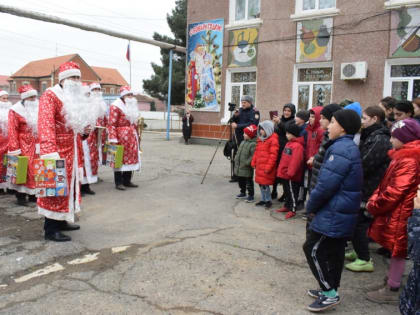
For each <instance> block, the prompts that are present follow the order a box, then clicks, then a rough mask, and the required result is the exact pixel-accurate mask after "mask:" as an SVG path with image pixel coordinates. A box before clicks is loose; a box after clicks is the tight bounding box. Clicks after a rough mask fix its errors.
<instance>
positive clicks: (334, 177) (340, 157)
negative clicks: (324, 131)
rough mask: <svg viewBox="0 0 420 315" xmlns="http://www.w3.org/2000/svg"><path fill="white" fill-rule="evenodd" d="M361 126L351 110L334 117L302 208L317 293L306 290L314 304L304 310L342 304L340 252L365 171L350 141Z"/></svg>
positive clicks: (351, 226) (354, 216) (356, 210)
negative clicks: (315, 177)
mask: <svg viewBox="0 0 420 315" xmlns="http://www.w3.org/2000/svg"><path fill="white" fill-rule="evenodd" d="M360 126H361V119H360V116H359V115H358V114H357V113H356V112H354V111H352V110H339V111H336V112H335V113H334V114H333V118H332V121H331V123H330V125H329V126H328V132H329V137H330V143H329V146H328V148H327V149H326V152H325V157H324V163H323V164H322V166H321V169H320V172H319V176H318V181H317V184H316V186H315V187H314V189H313V190H312V191H311V194H310V196H309V201H308V203H307V205H306V211H307V214H308V215H311V214H314V218H313V220H312V222H311V224H310V226H309V232H308V235H307V238H306V242H305V244H304V245H303V251H304V253H305V256H306V260H307V261H308V264H309V267H310V268H311V271H312V273H313V275H314V276H315V278H316V280H317V281H318V284H319V286H320V288H321V289H317V290H309V291H308V295H310V296H311V297H313V298H315V299H316V301H315V302H314V303H312V304H311V305H309V306H308V310H310V311H313V312H320V311H323V310H326V309H329V308H331V307H333V306H335V305H337V304H339V303H340V297H339V295H338V292H337V290H338V287H339V286H340V280H341V273H342V271H343V266H344V251H345V246H346V242H347V240H349V239H350V238H351V237H352V235H353V231H354V228H355V225H356V221H357V216H358V213H359V209H360V202H361V196H362V194H361V190H362V184H363V169H362V161H361V159H360V152H359V148H358V147H357V146H356V144H355V143H354V142H353V137H354V135H355V134H356V133H357V132H358V131H359V129H360Z"/></svg>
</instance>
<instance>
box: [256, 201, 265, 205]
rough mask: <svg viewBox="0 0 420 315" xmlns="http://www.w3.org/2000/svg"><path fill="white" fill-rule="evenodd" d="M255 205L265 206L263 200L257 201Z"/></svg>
mask: <svg viewBox="0 0 420 315" xmlns="http://www.w3.org/2000/svg"><path fill="white" fill-rule="evenodd" d="M255 205H256V206H265V201H259V202H257V203H256V204H255Z"/></svg>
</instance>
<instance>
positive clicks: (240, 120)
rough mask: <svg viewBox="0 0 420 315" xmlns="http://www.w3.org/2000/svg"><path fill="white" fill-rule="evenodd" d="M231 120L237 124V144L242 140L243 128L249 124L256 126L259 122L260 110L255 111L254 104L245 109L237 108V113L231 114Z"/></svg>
mask: <svg viewBox="0 0 420 315" xmlns="http://www.w3.org/2000/svg"><path fill="white" fill-rule="evenodd" d="M231 121H232V122H234V123H236V124H237V125H238V127H237V128H236V130H235V134H236V140H237V141H238V146H239V145H240V144H241V142H242V140H244V129H245V128H246V127H248V126H250V125H255V126H258V124H259V122H260V112H259V111H256V110H255V109H254V106H251V107H250V108H247V109H244V108H242V107H241V108H239V115H238V116H233V117H232V120H231Z"/></svg>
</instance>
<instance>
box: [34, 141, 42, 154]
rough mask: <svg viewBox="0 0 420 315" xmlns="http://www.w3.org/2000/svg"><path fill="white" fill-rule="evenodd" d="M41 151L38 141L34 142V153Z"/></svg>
mask: <svg viewBox="0 0 420 315" xmlns="http://www.w3.org/2000/svg"><path fill="white" fill-rule="evenodd" d="M40 152H41V146H40V144H39V143H35V153H36V154H39V153H40Z"/></svg>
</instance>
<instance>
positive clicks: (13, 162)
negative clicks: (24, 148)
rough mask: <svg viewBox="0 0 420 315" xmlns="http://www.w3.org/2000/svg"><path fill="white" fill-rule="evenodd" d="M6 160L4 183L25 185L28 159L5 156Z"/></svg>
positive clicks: (25, 157)
mask: <svg viewBox="0 0 420 315" xmlns="http://www.w3.org/2000/svg"><path fill="white" fill-rule="evenodd" d="M6 159H7V163H6V164H7V171H6V181H7V182H9V183H11V184H16V185H21V184H25V183H26V176H27V175H28V161H29V158H28V157H27V156H18V155H7V156H6Z"/></svg>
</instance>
